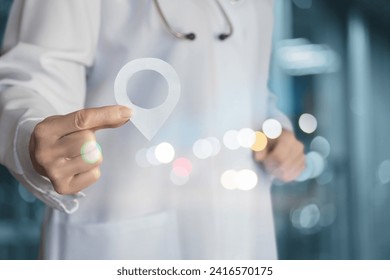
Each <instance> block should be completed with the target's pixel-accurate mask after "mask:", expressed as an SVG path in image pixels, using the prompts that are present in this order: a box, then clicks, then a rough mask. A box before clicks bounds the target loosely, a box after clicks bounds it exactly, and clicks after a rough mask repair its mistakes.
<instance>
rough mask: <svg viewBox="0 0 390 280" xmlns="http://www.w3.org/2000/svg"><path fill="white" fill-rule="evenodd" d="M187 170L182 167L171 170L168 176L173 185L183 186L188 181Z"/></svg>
mask: <svg viewBox="0 0 390 280" xmlns="http://www.w3.org/2000/svg"><path fill="white" fill-rule="evenodd" d="M186 173H187V170H186V169H185V168H183V167H180V166H179V167H176V168H173V169H172V170H171V173H170V175H169V177H170V179H171V181H172V183H173V184H175V185H177V186H182V185H185V184H186V183H187V182H188V180H189V178H190V177H189V175H186Z"/></svg>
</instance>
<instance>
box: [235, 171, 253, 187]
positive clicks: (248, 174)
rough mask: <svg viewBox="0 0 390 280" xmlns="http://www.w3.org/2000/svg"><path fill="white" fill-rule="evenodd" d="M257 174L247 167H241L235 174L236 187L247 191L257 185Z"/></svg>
mask: <svg viewBox="0 0 390 280" xmlns="http://www.w3.org/2000/svg"><path fill="white" fill-rule="evenodd" d="M257 181H258V179H257V174H256V173H255V172H253V171H252V170H249V169H243V170H241V171H239V172H237V174H236V184H237V188H238V189H239V190H242V191H249V190H251V189H253V188H254V187H255V186H256V185H257Z"/></svg>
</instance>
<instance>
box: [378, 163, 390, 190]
mask: <svg viewBox="0 0 390 280" xmlns="http://www.w3.org/2000/svg"><path fill="white" fill-rule="evenodd" d="M377 175H378V179H379V182H381V184H383V185H384V184H387V183H389V182H390V160H385V161H383V162H382V163H381V164H380V165H379V168H378V172H377Z"/></svg>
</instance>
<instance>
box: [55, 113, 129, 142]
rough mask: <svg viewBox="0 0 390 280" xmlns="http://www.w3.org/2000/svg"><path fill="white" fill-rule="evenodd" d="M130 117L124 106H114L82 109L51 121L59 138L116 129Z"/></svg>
mask: <svg viewBox="0 0 390 280" xmlns="http://www.w3.org/2000/svg"><path fill="white" fill-rule="evenodd" d="M130 117H131V110H130V109H129V108H127V107H125V106H120V105H114V106H105V107H98V108H89V109H82V110H79V111H76V112H73V113H70V114H67V115H64V116H61V117H57V118H54V119H52V120H51V124H52V125H53V132H54V133H55V134H56V135H57V136H59V137H62V136H65V135H67V134H70V133H73V132H77V131H81V130H87V129H95V130H96V129H101V128H108V127H117V126H119V125H122V124H124V123H125V122H126V121H127V120H128V119H129V118H130Z"/></svg>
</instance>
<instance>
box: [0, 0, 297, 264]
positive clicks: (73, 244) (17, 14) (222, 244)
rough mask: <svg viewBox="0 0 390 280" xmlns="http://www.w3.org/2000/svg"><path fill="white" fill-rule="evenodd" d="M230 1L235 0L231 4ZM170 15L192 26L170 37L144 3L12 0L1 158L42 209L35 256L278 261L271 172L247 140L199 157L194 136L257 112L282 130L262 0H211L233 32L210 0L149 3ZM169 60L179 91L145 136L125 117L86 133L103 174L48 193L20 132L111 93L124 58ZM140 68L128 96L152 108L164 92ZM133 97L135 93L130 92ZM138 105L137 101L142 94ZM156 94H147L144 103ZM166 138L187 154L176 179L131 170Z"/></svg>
mask: <svg viewBox="0 0 390 280" xmlns="http://www.w3.org/2000/svg"><path fill="white" fill-rule="evenodd" d="M234 2H236V1H234ZM160 3H161V6H162V9H163V10H164V14H165V16H166V18H167V20H168V21H169V23H170V24H171V25H172V26H173V27H174V28H175V29H177V30H178V31H182V32H190V31H193V32H195V33H196V34H197V38H196V40H195V41H185V40H178V39H175V38H174V37H172V35H171V34H169V33H168V32H167V31H166V29H165V27H164V25H163V24H162V22H161V19H160V17H159V16H158V14H157V11H156V8H155V7H154V5H153V2H152V1H151V0H142V1H141V0H138V1H137V0H100V1H98V0H58V1H57V0H56V1H51V0H24V1H23V0H16V1H15V3H14V5H13V8H12V11H11V14H10V17H9V22H8V26H7V30H6V37H5V44H4V49H3V56H2V57H1V58H0V85H1V92H0V163H1V164H4V165H5V166H7V168H8V169H9V170H10V171H11V172H12V173H13V174H14V176H15V177H16V178H17V179H18V180H19V181H20V182H21V183H22V184H23V185H24V186H25V187H26V188H27V189H29V190H30V191H31V192H32V193H34V194H35V195H36V196H37V197H38V198H39V199H41V200H42V201H44V202H45V204H46V205H48V206H49V207H47V211H46V216H45V221H44V227H43V233H42V235H43V238H42V240H43V241H42V255H43V257H44V258H47V259H274V258H277V251H276V243H275V231H274V224H273V218H272V207H271V196H270V185H271V184H270V178H269V176H268V175H267V174H265V173H264V172H263V171H262V169H261V168H260V166H259V165H258V164H256V163H254V161H253V159H252V152H251V150H250V149H244V148H240V149H238V150H234V151H231V150H228V149H226V148H225V147H222V149H221V152H220V153H219V154H218V155H216V156H214V157H211V158H208V159H205V160H200V159H197V158H196V157H194V155H193V153H192V145H193V143H194V142H195V141H196V140H197V139H199V138H204V137H210V136H213V137H217V138H218V139H220V140H222V138H223V135H224V132H226V131H227V130H230V129H236V130H239V129H241V128H244V127H250V128H253V129H259V128H260V127H261V124H262V122H263V121H264V120H265V119H266V118H269V117H273V118H276V119H278V120H279V121H280V122H281V123H282V124H283V125H284V126H285V127H289V126H290V125H289V122H288V120H287V119H286V118H285V117H284V116H283V115H282V114H281V113H280V112H278V111H277V110H276V108H275V105H274V104H273V102H272V101H271V99H270V96H269V92H268V90H267V80H268V68H269V60H270V51H271V35H272V21H273V18H272V1H271V0H242V1H238V2H237V3H236V4H232V2H231V1H228V0H221V3H222V5H223V7H224V9H225V10H226V12H227V14H228V15H229V18H230V20H231V21H232V23H233V26H234V34H233V36H232V37H231V38H229V39H227V40H226V41H223V42H221V41H219V40H218V39H217V38H216V36H217V34H219V33H221V32H224V31H226V30H227V24H226V21H225V20H224V18H223V16H222V14H221V12H220V11H219V10H218V8H217V6H216V4H215V2H214V1H208V0H196V1H195V0H185V1H183V0H160ZM142 57H156V58H160V59H163V60H165V61H167V62H168V63H170V64H171V65H172V66H173V67H174V68H175V70H176V71H177V73H178V75H179V77H180V80H181V86H182V95H181V99H180V101H179V103H178V105H177V107H176V108H175V110H174V111H173V112H172V114H171V115H170V117H169V119H168V120H167V122H166V123H165V124H164V125H163V127H162V128H161V130H160V132H159V133H158V134H157V136H156V137H155V138H154V139H153V140H152V141H151V142H149V141H147V140H146V138H145V137H144V136H143V135H142V134H141V133H140V132H139V131H138V130H137V129H136V128H135V127H134V126H133V125H132V124H131V123H128V124H126V125H124V126H123V127H121V128H118V129H108V130H102V131H98V132H97V141H98V142H99V143H100V145H101V147H102V151H103V156H104V162H103V164H102V165H101V172H102V177H101V179H100V180H99V181H98V182H97V183H95V184H94V185H92V186H91V187H89V188H87V189H86V190H85V191H83V192H82V193H78V194H76V195H59V194H57V193H56V192H55V191H54V190H53V187H52V186H51V184H50V182H49V181H48V180H47V179H46V178H44V177H42V176H39V175H38V174H37V173H36V172H35V171H34V170H33V168H32V165H31V162H30V158H29V154H28V141H29V138H30V134H31V132H32V130H33V128H34V126H35V125H36V123H37V122H39V121H40V120H42V119H43V118H45V117H47V116H50V115H54V114H66V113H69V112H72V111H75V110H79V109H82V108H86V107H98V106H105V105H112V104H115V99H114V93H113V85H114V79H115V77H116V74H117V73H118V71H119V69H120V68H121V67H122V66H123V65H124V64H125V63H126V62H128V61H130V60H133V59H136V58H142ZM148 77H149V76H147V75H144V76H142V75H139V76H138V80H137V81H136V82H134V83H132V84H131V85H130V88H131V90H130V91H131V92H132V94H134V93H136V94H134V98H135V100H136V101H137V102H140V103H142V102H144V103H143V104H146V103H149V105H150V106H152V105H153V102H152V103H150V102H151V100H152V101H153V100H154V99H156V98H161V96H159V95H161V94H163V93H162V92H163V91H165V90H166V89H165V88H164V87H162V86H159V85H158V83H157V82H154V81H156V80H155V79H152V80H150V79H149V78H148ZM134 102H135V101H134ZM147 105H148V104H147ZM154 105H157V104H154ZM161 142H169V143H171V144H172V145H173V146H174V148H175V151H176V158H178V157H181V156H184V157H187V158H188V159H190V160H191V162H192V164H193V171H192V173H191V175H190V179H189V181H188V183H187V184H185V185H183V186H176V185H174V184H173V183H172V182H171V180H170V176H169V174H170V171H171V168H172V166H171V165H170V164H165V165H160V166H151V167H140V166H138V165H137V164H136V161H135V155H136V153H137V151H139V150H140V149H142V148H149V147H151V146H153V145H156V144H158V143H161ZM228 169H235V170H241V169H251V170H254V171H256V172H257V174H258V178H259V179H258V184H257V186H256V187H255V188H254V189H252V190H250V191H239V190H227V189H224V188H223V187H222V186H221V183H220V176H221V174H222V173H223V172H224V171H225V170H228Z"/></svg>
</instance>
